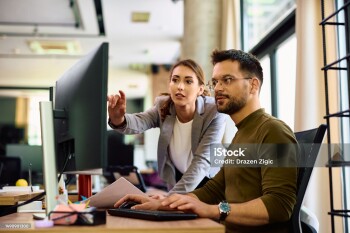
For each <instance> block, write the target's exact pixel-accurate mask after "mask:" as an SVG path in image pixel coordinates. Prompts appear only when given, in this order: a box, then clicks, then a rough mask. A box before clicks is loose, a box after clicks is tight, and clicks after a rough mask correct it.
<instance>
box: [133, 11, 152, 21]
mask: <svg viewBox="0 0 350 233" xmlns="http://www.w3.org/2000/svg"><path fill="white" fill-rule="evenodd" d="M149 17H150V13H149V12H132V13H131V21H132V22H134V23H148V21H149Z"/></svg>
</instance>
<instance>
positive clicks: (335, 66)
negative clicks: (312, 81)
mask: <svg viewBox="0 0 350 233" xmlns="http://www.w3.org/2000/svg"><path fill="white" fill-rule="evenodd" d="M321 2H322V9H321V11H322V21H321V23H320V25H321V27H322V38H323V62H324V67H323V68H322V70H323V73H324V83H325V98H326V99H325V100H326V116H325V117H324V118H325V119H326V121H327V126H328V130H327V141H328V161H329V164H328V171H329V186H330V212H329V213H328V214H329V215H330V216H331V227H332V232H335V224H334V220H335V217H337V216H338V217H342V218H344V219H345V220H346V218H348V217H350V210H346V209H334V193H333V168H334V167H344V166H350V161H334V160H333V158H332V153H331V143H332V139H331V132H332V127H331V122H330V119H331V118H343V117H350V110H349V109H345V110H344V109H340V110H339V111H337V112H330V106H329V104H330V98H329V92H328V90H329V89H328V87H329V86H328V81H329V79H335V78H337V77H334V75H333V76H332V75H330V71H331V70H333V73H337V72H338V73H339V72H340V71H343V72H346V78H347V90H348V93H350V39H349V34H350V28H349V27H350V22H349V20H350V19H349V18H350V0H344V5H343V6H342V7H339V8H338V9H337V10H336V11H335V12H333V13H332V14H330V15H329V16H327V17H325V3H324V0H322V1H321ZM341 13H343V14H344V21H341V22H340V21H339V17H338V16H339V14H341ZM327 27H337V28H336V29H340V28H341V27H343V29H342V30H345V35H344V36H345V38H342V39H345V43H346V55H345V56H343V57H338V58H337V59H336V60H335V61H332V62H330V63H328V61H327V48H326V47H327V43H326V33H327ZM338 35H339V34H338ZM338 41H339V40H338ZM344 64H346V65H345V66H344ZM334 71H335V72H334ZM333 73H332V74H333ZM342 78H344V77H342ZM348 98H349V99H348V101H349V102H348V103H350V94H348ZM349 131H350V129H349ZM345 179H349V178H345Z"/></svg>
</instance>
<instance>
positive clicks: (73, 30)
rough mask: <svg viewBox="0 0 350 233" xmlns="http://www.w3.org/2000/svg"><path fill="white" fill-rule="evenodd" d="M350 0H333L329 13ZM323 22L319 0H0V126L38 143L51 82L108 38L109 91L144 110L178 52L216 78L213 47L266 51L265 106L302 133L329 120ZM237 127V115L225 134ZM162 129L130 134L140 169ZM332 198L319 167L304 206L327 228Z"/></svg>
mask: <svg viewBox="0 0 350 233" xmlns="http://www.w3.org/2000/svg"><path fill="white" fill-rule="evenodd" d="M344 1H345V2H346V0H329V1H325V4H326V5H325V9H326V12H325V15H329V14H330V13H332V12H333V11H335V10H336V9H337V6H340V5H342V4H343V3H344ZM343 17H344V16H343ZM321 20H322V18H321V1H320V0H308V1H304V0H259V1H250V0H211V1H203V0H163V1H157V0H149V1H140V0H128V1H120V0H119V1H115V0H94V1H93V0H77V1H68V0H67V1H62V0H27V1H21V0H0V111H1V114H0V124H1V125H2V126H3V125H14V126H16V127H17V128H19V132H18V133H19V134H23V137H22V138H21V139H18V141H19V142H21V143H29V144H31V145H40V144H41V140H40V122H39V110H38V102H39V101H41V100H47V99H48V90H47V88H48V87H49V86H53V85H54V82H55V80H57V79H58V78H59V77H60V75H62V74H63V72H64V71H65V70H67V69H68V68H69V67H70V66H71V65H72V64H74V63H75V62H76V61H77V60H78V59H79V58H81V57H82V56H83V55H84V54H86V53H88V52H89V51H90V50H91V49H92V48H94V47H96V46H97V45H98V44H99V43H101V42H103V41H107V42H109V43H110V60H109V86H108V91H109V93H116V92H117V90H119V89H122V90H124V91H125V92H126V94H127V97H128V99H129V100H130V101H131V102H133V100H135V101H136V102H134V103H136V105H137V106H139V104H137V101H143V108H144V109H145V108H148V107H150V106H151V105H152V103H153V100H154V97H155V96H156V95H158V94H159V93H160V92H164V91H166V84H167V74H168V70H169V66H170V65H171V64H173V63H174V62H175V61H176V60H177V59H179V58H193V59H195V60H196V61H198V62H199V63H200V64H201V65H202V66H203V68H204V70H205V74H206V77H207V79H209V78H210V77H211V69H212V65H211V64H210V59H209V55H210V53H211V51H212V50H213V49H214V48H221V49H226V48H237V49H243V50H245V51H251V52H253V53H254V54H255V55H257V56H258V57H259V58H260V59H261V62H262V65H263V68H264V78H265V80H264V84H263V88H262V92H261V99H262V105H263V107H265V108H266V110H267V111H268V112H270V113H271V114H272V115H274V116H277V117H279V118H281V119H282V120H284V121H285V122H287V124H288V125H289V126H290V127H291V128H292V129H293V130H294V131H301V130H306V129H310V128H315V127H317V126H318V125H319V124H321V123H325V120H324V118H323V117H324V115H325V93H324V90H325V87H324V80H323V73H322V71H321V67H323V65H324V64H323V50H322V43H323V40H322V31H321V29H322V28H321V26H320V25H319V23H320V22H321ZM343 34H344V31H342V30H340V29H338V30H335V28H334V30H329V31H327V43H328V44H327V48H328V51H327V60H328V61H332V60H335V59H336V57H339V56H340V55H342V53H345V51H346V49H345V41H343V40H344V36H343ZM335 75H336V76H339V77H342V76H345V78H339V79H333V80H331V81H330V83H329V90H328V91H329V93H330V97H331V99H330V104H331V105H330V109H331V110H334V111H336V109H339V108H340V109H348V108H349V103H348V102H347V100H348V99H349V98H348V96H349V93H348V91H349V90H348V89H346V88H345V87H347V86H348V83H347V82H346V75H348V74H346V73H343V72H339V73H336V74H335ZM129 105H132V104H129ZM130 111H136V110H130ZM331 124H332V129H336V130H332V135H331V136H332V142H339V143H349V141H350V135H349V118H346V119H332V121H331ZM234 132H235V128H234V125H233V123H232V122H230V123H229V124H228V126H227V131H226V134H225V139H224V140H225V141H230V139H231V138H232V137H233V135H234ZM157 134H158V131H157V130H150V131H148V132H147V133H145V135H142V136H141V137H142V140H139V139H140V137H136V138H135V137H134V138H133V137H129V138H126V141H127V142H126V143H133V144H137V147H136V150H137V151H136V153H135V161H137V165H138V166H140V167H141V168H143V167H142V166H144V167H145V161H146V160H154V159H155V158H156V145H155V143H154V140H153V138H155V137H157ZM348 156H349V155H348ZM347 159H348V158H347ZM347 177H350V176H349V170H348V169H347V168H344V169H340V168H339V169H335V172H334V181H335V182H334V183H335V188H334V190H333V191H334V197H335V204H336V206H338V207H339V208H346V209H349V203H348V201H347V200H348V199H349V195H350V191H349V185H348V183H349V179H348V178H347ZM329 200H330V196H329V185H328V169H327V168H325V167H317V168H315V169H314V173H313V176H312V179H311V181H310V185H309V188H308V191H307V194H306V197H305V201H304V204H305V206H307V207H308V208H309V209H310V210H311V211H312V212H313V213H315V215H316V216H317V218H318V221H319V223H320V232H330V217H329V215H328V214H327V213H328V211H329V210H330V204H329V203H330V202H329ZM348 224H349V223H348V222H347V221H343V220H342V219H341V218H336V232H343V231H344V232H346V230H347V231H349V227H348Z"/></svg>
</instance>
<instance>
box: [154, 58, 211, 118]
mask: <svg viewBox="0 0 350 233" xmlns="http://www.w3.org/2000/svg"><path fill="white" fill-rule="evenodd" d="M178 66H186V67H188V68H190V69H191V70H192V71H193V72H194V73H195V74H196V76H197V78H198V83H199V85H204V87H205V78H204V72H203V70H202V68H201V67H200V66H199V65H198V64H197V63H196V62H195V61H193V60H191V59H185V60H181V61H178V62H177V63H176V64H175V65H173V67H172V68H171V70H170V80H171V77H172V76H173V71H174V69H175V68H176V67H178ZM161 95H168V96H169V95H170V94H169V93H162V94H161ZM202 96H210V92H209V91H208V90H207V89H206V88H204V91H203V93H202ZM172 103H173V100H172V99H171V98H169V100H167V101H166V102H165V103H164V104H163V105H162V106H161V107H160V119H161V121H164V119H165V117H166V116H167V115H170V105H171V104H172Z"/></svg>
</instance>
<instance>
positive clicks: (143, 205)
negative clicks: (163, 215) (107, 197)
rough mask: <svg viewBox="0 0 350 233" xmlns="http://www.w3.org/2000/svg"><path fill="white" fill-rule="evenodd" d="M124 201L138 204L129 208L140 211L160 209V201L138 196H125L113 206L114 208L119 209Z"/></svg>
mask: <svg viewBox="0 0 350 233" xmlns="http://www.w3.org/2000/svg"><path fill="white" fill-rule="evenodd" d="M125 201H134V202H137V203H140V204H137V205H134V206H133V207H131V208H132V209H140V210H159V209H162V205H161V204H160V200H158V199H154V198H152V197H148V196H144V195H138V194H128V195H125V196H124V197H122V198H121V199H119V200H118V201H117V202H116V203H115V204H114V207H119V206H120V205H121V204H122V203H123V202H125Z"/></svg>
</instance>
